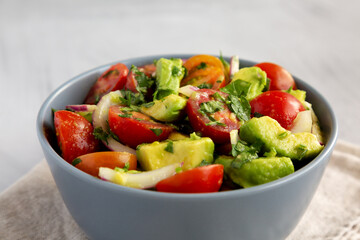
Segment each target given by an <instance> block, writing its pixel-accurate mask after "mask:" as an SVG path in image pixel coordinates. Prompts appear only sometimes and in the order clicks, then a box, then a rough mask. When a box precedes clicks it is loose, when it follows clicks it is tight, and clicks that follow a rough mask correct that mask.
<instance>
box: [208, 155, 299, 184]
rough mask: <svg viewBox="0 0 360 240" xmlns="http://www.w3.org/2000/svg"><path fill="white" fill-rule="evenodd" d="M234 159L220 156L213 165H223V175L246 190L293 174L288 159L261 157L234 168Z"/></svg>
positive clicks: (290, 162)
mask: <svg viewBox="0 0 360 240" xmlns="http://www.w3.org/2000/svg"><path fill="white" fill-rule="evenodd" d="M233 160H234V158H232V157H229V156H220V157H219V158H217V159H216V161H215V163H219V164H222V165H224V171H225V174H226V175H227V176H228V177H229V178H230V179H231V180H232V181H233V182H234V183H236V184H238V185H240V186H242V187H244V188H248V187H253V186H256V185H260V184H264V183H267V182H271V181H274V180H277V179H279V178H282V177H285V176H287V175H289V174H291V173H293V172H294V165H293V163H292V161H291V159H290V158H288V157H261V158H256V159H253V160H251V161H249V162H245V163H244V164H242V165H241V166H239V167H235V166H234V165H233V164H232V163H233Z"/></svg>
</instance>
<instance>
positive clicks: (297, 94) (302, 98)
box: [287, 89, 306, 108]
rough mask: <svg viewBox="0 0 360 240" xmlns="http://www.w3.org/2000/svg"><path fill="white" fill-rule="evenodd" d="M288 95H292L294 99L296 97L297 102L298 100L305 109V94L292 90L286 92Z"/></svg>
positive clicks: (301, 91)
mask: <svg viewBox="0 0 360 240" xmlns="http://www.w3.org/2000/svg"><path fill="white" fill-rule="evenodd" d="M287 92H288V93H290V94H291V95H293V96H294V97H296V99H297V100H299V101H300V102H301V104H302V105H303V106H304V107H305V108H306V104H305V99H306V92H305V91H303V90H299V89H296V90H293V89H290V90H289V91H287Z"/></svg>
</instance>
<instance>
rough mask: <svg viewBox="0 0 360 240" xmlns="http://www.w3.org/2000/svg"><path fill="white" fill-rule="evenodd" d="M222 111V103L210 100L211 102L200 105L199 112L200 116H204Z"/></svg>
mask: <svg viewBox="0 0 360 240" xmlns="http://www.w3.org/2000/svg"><path fill="white" fill-rule="evenodd" d="M223 109H224V108H223V103H222V102H219V101H215V100H212V101H208V102H202V103H200V109H199V111H200V112H201V113H202V114H206V113H209V114H212V113H215V112H218V111H221V110H223Z"/></svg>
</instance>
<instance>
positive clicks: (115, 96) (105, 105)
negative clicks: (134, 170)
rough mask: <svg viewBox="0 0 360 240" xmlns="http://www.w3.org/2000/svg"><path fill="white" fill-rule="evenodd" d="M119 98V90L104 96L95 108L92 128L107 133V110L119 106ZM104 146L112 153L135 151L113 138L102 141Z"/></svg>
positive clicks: (134, 152) (133, 152) (120, 95)
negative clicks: (99, 128)
mask: <svg viewBox="0 0 360 240" xmlns="http://www.w3.org/2000/svg"><path fill="white" fill-rule="evenodd" d="M120 97H122V94H121V92H120V91H119V90H117V91H113V92H110V93H108V94H106V95H104V96H103V97H102V98H101V99H100V101H99V102H98V104H97V108H96V110H95V111H94V113H93V126H94V128H98V127H101V129H102V130H103V131H104V132H107V129H108V126H107V120H108V116H109V108H110V106H113V105H119V104H120ZM102 142H103V143H104V145H105V146H106V147H107V148H109V149H110V150H112V151H117V152H128V153H132V154H136V151H135V149H132V148H130V147H128V146H125V145H123V144H121V143H119V142H118V141H116V140H115V139H114V138H112V137H109V138H108V139H107V142H106V141H102Z"/></svg>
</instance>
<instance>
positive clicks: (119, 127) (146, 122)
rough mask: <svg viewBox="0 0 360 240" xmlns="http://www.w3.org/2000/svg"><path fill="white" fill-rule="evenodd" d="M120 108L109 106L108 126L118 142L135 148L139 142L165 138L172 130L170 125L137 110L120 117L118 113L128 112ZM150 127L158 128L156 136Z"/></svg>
mask: <svg viewBox="0 0 360 240" xmlns="http://www.w3.org/2000/svg"><path fill="white" fill-rule="evenodd" d="M121 108H122V107H121V106H111V107H110V108H109V126H110V129H111V131H113V132H114V133H115V134H116V135H117V136H118V137H119V139H120V142H122V143H124V144H126V145H128V146H129V147H132V148H136V146H137V145H139V144H141V143H151V142H154V141H162V140H165V139H167V138H168V136H169V135H170V133H171V132H172V131H173V128H172V127H170V126H168V125H165V124H162V123H157V122H154V121H152V120H151V118H150V117H148V116H146V115H145V114H142V113H139V112H130V114H131V116H130V117H120V116H119V115H123V114H124V115H126V113H128V112H126V113H125V112H123V111H122V110H121ZM128 114H129V113H128ZM139 119H141V120H139ZM151 129H159V130H161V133H160V134H158V136H157V135H156V134H155V133H154V132H153V131H152V130H151Z"/></svg>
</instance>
